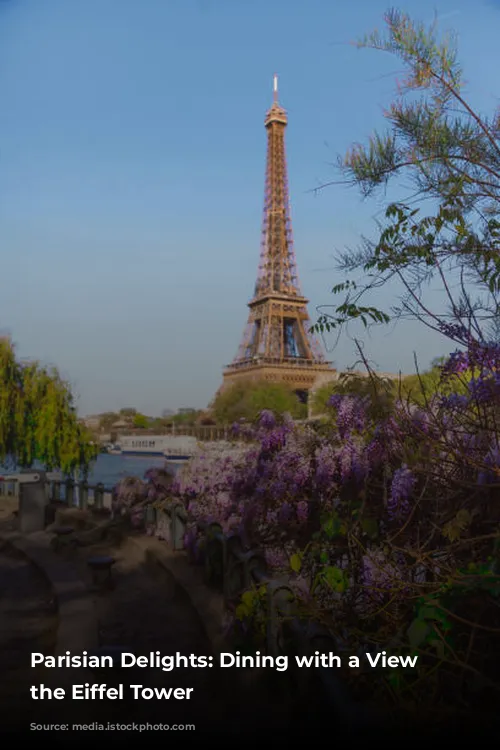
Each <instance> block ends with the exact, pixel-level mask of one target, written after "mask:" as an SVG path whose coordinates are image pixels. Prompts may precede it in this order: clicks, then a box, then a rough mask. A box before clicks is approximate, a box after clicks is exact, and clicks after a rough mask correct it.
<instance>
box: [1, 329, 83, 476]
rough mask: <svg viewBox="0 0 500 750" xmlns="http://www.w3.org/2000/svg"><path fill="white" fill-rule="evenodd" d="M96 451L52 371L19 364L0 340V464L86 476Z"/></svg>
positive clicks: (66, 390) (64, 387)
mask: <svg viewBox="0 0 500 750" xmlns="http://www.w3.org/2000/svg"><path fill="white" fill-rule="evenodd" d="M97 452H98V449H97V447H96V446H95V445H94V444H93V443H92V442H91V436H90V433H89V432H88V430H87V429H86V428H85V427H84V426H83V425H82V424H80V423H79V421H78V418H77V414H76V410H75V408H74V405H73V397H72V394H71V391H70V388H69V386H68V385H67V384H66V383H65V382H64V381H63V380H62V379H61V377H60V375H59V373H58V372H57V370H55V369H51V370H48V369H46V368H43V367H41V366H40V365H39V364H38V363H36V362H34V363H29V364H21V363H19V362H18V361H17V360H16V357H15V352H14V348H13V346H12V344H11V343H10V341H8V340H0V463H5V462H6V461H9V460H10V461H12V462H15V463H16V464H18V465H20V466H23V467H26V468H28V467H30V466H32V465H33V464H34V463H35V461H40V462H41V463H42V464H43V465H44V466H46V467H47V468H48V469H61V470H62V471H64V472H65V473H70V472H72V471H73V470H75V469H78V468H80V469H81V470H83V471H84V472H86V471H88V468H89V466H90V463H91V462H92V460H93V459H94V458H95V457H96V456H97Z"/></svg>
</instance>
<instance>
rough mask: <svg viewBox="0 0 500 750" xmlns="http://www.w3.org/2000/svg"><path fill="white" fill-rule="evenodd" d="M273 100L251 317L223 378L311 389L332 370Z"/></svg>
mask: <svg viewBox="0 0 500 750" xmlns="http://www.w3.org/2000/svg"><path fill="white" fill-rule="evenodd" d="M277 92H278V86H277V77H276V76H275V77H274V101H273V104H272V106H271V108H270V109H269V111H268V112H267V114H266V119H265V127H266V130H267V167H266V185H265V199H264V217H263V222H262V240H261V252H260V263H259V270H258V275H257V282H256V284H255V290H254V296H253V298H252V300H251V301H250V302H249V303H248V306H249V308H250V312H249V316H248V322H247V326H246V329H245V333H244V335H243V339H242V342H241V344H240V348H239V351H238V354H237V355H236V357H235V359H234V360H233V362H232V364H231V365H229V366H228V367H227V368H226V369H225V371H224V383H225V384H227V383H228V382H234V381H235V380H236V379H240V378H242V377H253V378H262V379H265V380H271V381H284V382H288V383H289V384H290V385H291V386H292V387H294V388H296V389H297V390H302V391H308V390H309V389H310V388H311V387H312V386H313V385H314V383H315V382H316V381H317V380H318V378H319V377H320V376H321V374H322V373H323V374H326V373H327V372H329V373H330V374H331V373H332V372H334V370H332V368H331V365H330V363H329V362H326V361H325V359H324V356H323V354H322V352H321V349H320V347H319V344H318V342H317V341H316V340H315V338H314V337H313V336H312V335H311V333H310V331H309V315H308V312H307V304H308V300H307V299H306V298H305V297H304V296H303V295H302V292H301V290H300V284H299V280H298V275H297V266H296V261H295V253H294V248H293V234H292V220H291V213H290V201H289V192H288V178H287V164H286V152H285V129H286V126H287V122H288V119H287V114H286V111H285V110H284V109H283V108H282V107H281V106H280V105H279V104H278V96H277Z"/></svg>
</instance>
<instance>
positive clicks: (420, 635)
mask: <svg viewBox="0 0 500 750" xmlns="http://www.w3.org/2000/svg"><path fill="white" fill-rule="evenodd" d="M430 632H431V629H430V627H429V625H428V624H427V623H426V622H425V620H420V619H418V618H417V619H415V620H413V622H412V624H411V625H410V627H409V628H408V630H407V635H408V641H409V643H410V646H411V648H418V647H419V646H420V645H421V644H422V643H423V642H424V641H425V639H426V638H427V636H428V635H429V633H430Z"/></svg>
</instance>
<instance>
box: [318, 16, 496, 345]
mask: <svg viewBox="0 0 500 750" xmlns="http://www.w3.org/2000/svg"><path fill="white" fill-rule="evenodd" d="M385 20H386V25H387V34H386V36H385V37H384V36H381V35H379V34H378V33H377V32H375V33H373V34H371V35H369V36H367V37H366V38H365V39H364V40H363V41H361V42H360V43H359V45H358V46H359V47H364V48H369V49H373V50H381V51H384V52H389V53H390V54H391V55H394V56H395V57H397V58H399V60H400V61H402V63H403V65H404V67H405V70H406V77H405V78H404V80H402V81H401V82H400V83H399V85H398V91H397V96H396V98H395V100H394V101H393V102H392V103H391V104H390V106H389V107H388V108H387V110H386V111H385V117H386V119H387V121H388V125H389V129H388V131H387V132H386V133H382V134H381V133H377V132H376V133H374V135H372V136H371V138H370V139H369V141H368V144H367V145H366V146H362V145H355V146H353V147H352V148H351V150H350V151H349V152H348V153H347V155H346V156H345V157H344V158H343V159H341V160H340V168H341V170H342V171H343V174H344V175H345V176H346V178H347V182H348V183H349V184H352V185H356V186H358V187H359V188H360V189H361V191H362V193H363V195H364V196H371V195H372V194H373V193H374V192H375V191H376V190H377V189H378V188H385V187H386V186H387V185H388V183H389V182H390V181H391V179H392V178H394V177H399V178H404V179H405V183H404V184H405V185H409V186H410V188H409V194H408V198H407V199H406V201H401V202H397V203H392V204H390V205H389V206H388V208H387V211H386V217H385V218H386V220H385V223H383V224H382V225H381V226H380V235H379V239H378V241H376V242H372V241H370V240H364V241H363V243H362V246H361V247H360V248H359V249H358V250H357V251H354V252H352V251H348V252H346V253H344V254H343V255H342V256H341V257H340V258H339V265H340V268H342V269H343V270H344V271H346V272H348V273H353V272H359V273H360V278H356V279H348V280H346V281H345V282H343V283H341V284H339V285H337V286H336V287H334V289H333V292H334V293H335V294H341V295H343V296H344V300H343V302H342V303H341V304H340V305H337V306H336V307H334V308H333V311H332V312H329V313H326V314H324V315H322V316H321V318H320V319H319V321H318V324H317V328H318V329H319V330H330V329H331V328H336V327H339V326H342V325H344V324H347V323H348V322H349V321H352V320H355V319H357V320H361V321H362V323H364V325H365V326H366V325H369V324H371V323H380V322H388V321H389V320H390V319H393V318H398V317H399V318H411V319H416V320H419V321H420V322H422V323H424V324H425V325H427V326H429V327H430V328H432V329H434V330H436V331H438V332H440V333H442V334H444V335H445V336H447V337H448V338H449V339H451V340H453V341H455V342H456V343H458V344H465V343H467V341H468V340H470V338H471V337H473V338H475V339H476V340H483V339H484V338H488V337H491V336H492V330H493V328H494V326H495V324H498V320H499V318H500V315H499V313H500V306H499V292H500V253H499V249H500V222H499V220H498V213H499V198H500V111H498V110H497V111H496V112H495V113H494V114H493V115H492V117H491V118H485V117H482V116H480V115H479V114H478V113H477V112H475V111H474V110H473V108H472V107H471V106H470V105H469V104H468V102H467V101H466V100H465V98H464V81H463V77H462V71H461V68H460V65H459V63H458V61H457V54H456V49H455V46H454V43H453V39H452V38H451V37H446V38H438V35H437V30H436V28H435V25H433V26H431V27H430V28H427V27H426V26H424V25H422V24H419V23H415V22H413V21H412V20H411V19H410V18H409V17H408V16H407V15H406V14H404V13H400V12H398V11H395V10H392V11H390V12H388V13H387V14H386V17H385ZM400 184H401V183H400ZM391 280H396V281H398V282H399V284H400V285H401V286H402V288H403V289H404V292H403V294H402V295H401V297H400V299H399V302H398V304H397V305H396V306H395V307H391V308H388V309H385V310H380V309H378V308H375V307H372V306H371V305H370V304H367V298H368V300H371V298H372V296H373V293H376V292H377V290H380V289H381V288H382V287H383V286H384V285H385V284H386V283H387V282H389V281H391ZM431 281H432V282H433V288H434V289H436V288H437V285H438V284H439V286H440V288H441V290H442V292H443V295H444V298H445V299H446V300H447V309H445V310H444V311H443V310H442V309H431V307H429V305H428V303H427V300H426V297H425V289H426V287H428V285H429V283H430V282H431Z"/></svg>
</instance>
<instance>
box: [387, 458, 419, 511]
mask: <svg viewBox="0 0 500 750" xmlns="http://www.w3.org/2000/svg"><path fill="white" fill-rule="evenodd" d="M415 484H416V478H415V476H414V475H413V473H412V472H411V470H410V469H409V468H408V466H406V464H403V466H402V467H401V468H400V469H396V471H395V472H394V474H393V477H392V484H391V495H390V498H389V502H388V507H387V512H388V514H389V518H390V519H391V521H394V520H397V519H401V518H404V517H405V516H407V515H408V513H409V512H410V508H411V505H410V502H409V501H410V498H411V495H412V493H413V490H414V489H415Z"/></svg>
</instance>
